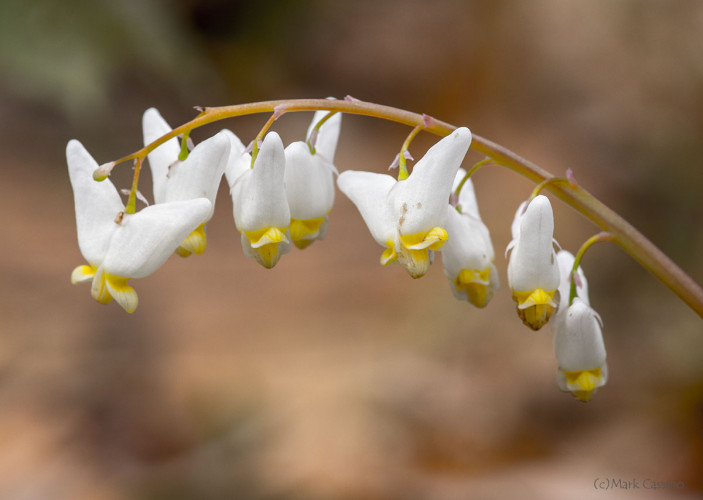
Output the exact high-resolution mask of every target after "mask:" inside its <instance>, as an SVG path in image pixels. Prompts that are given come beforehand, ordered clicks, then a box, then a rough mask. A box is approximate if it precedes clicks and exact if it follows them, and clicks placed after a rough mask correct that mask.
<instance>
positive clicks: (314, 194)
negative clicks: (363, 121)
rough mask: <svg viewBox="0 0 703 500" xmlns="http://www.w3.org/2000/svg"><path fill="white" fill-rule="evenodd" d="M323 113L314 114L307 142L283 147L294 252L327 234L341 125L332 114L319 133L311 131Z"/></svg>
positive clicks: (336, 114) (338, 118) (314, 129)
mask: <svg viewBox="0 0 703 500" xmlns="http://www.w3.org/2000/svg"><path fill="white" fill-rule="evenodd" d="M326 114H327V112H326V111H318V112H316V113H315V116H314V118H313V120H312V123H311V124H310V127H309V128H308V135H307V137H309V138H310V139H309V142H310V143H306V142H303V141H298V142H294V143H291V144H289V145H288V147H286V150H285V152H286V169H285V186H286V195H287V197H288V206H289V207H290V216H291V220H290V227H289V229H290V237H291V240H293V243H294V244H295V246H297V247H298V248H301V249H303V248H306V247H307V246H309V245H310V244H312V243H313V242H314V241H315V240H321V239H323V238H324V237H325V234H326V233H327V226H328V223H329V217H328V215H329V212H330V210H332V205H333V204H334V174H335V173H337V169H336V168H335V166H334V163H333V160H334V152H335V150H336V149H337V139H338V138H339V130H340V126H341V122H342V114H341V113H335V114H334V115H332V116H331V117H330V118H329V119H328V120H327V121H325V123H323V124H322V126H320V128H319V130H318V129H316V128H315V126H316V125H317V123H318V122H319V121H320V120H322V119H323V118H324V117H325V115H326Z"/></svg>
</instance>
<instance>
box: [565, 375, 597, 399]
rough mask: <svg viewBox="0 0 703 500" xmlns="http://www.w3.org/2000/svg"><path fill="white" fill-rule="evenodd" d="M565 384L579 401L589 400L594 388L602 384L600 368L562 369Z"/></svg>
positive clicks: (594, 391) (594, 390)
mask: <svg viewBox="0 0 703 500" xmlns="http://www.w3.org/2000/svg"><path fill="white" fill-rule="evenodd" d="M563 372H564V377H565V379H566V386H567V387H568V389H569V390H570V391H571V393H572V394H573V395H574V396H575V397H576V398H577V399H578V400H579V401H583V402H586V401H590V400H591V399H592V398H593V395H594V394H595V393H596V390H597V389H598V388H599V387H600V386H602V385H603V383H604V382H603V377H602V373H601V368H592V369H590V370H576V371H567V370H563Z"/></svg>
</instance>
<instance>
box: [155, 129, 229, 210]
mask: <svg viewBox="0 0 703 500" xmlns="http://www.w3.org/2000/svg"><path fill="white" fill-rule="evenodd" d="M230 147H231V146H230V138H229V136H228V135H227V133H226V132H224V131H222V132H219V133H218V134H217V135H215V136H213V137H210V138H209V139H207V140H205V141H203V142H201V143H200V144H198V145H197V146H196V147H195V148H194V149H193V151H191V152H190V154H189V155H188V158H186V159H185V160H184V161H182V162H176V163H175V164H174V165H173V166H172V167H171V168H170V170H169V172H168V180H167V182H166V190H165V196H164V200H163V202H170V201H183V200H192V199H193V198H207V199H208V200H210V203H212V210H213V211H214V209H215V197H216V196H217V189H218V187H219V186H220V181H221V180H222V174H224V171H225V167H226V166H227V162H228V160H229V156H230ZM211 217H212V212H211V213H210V214H208V217H207V219H208V220H209V219H210V218H211Z"/></svg>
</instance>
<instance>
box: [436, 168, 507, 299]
mask: <svg viewBox="0 0 703 500" xmlns="http://www.w3.org/2000/svg"><path fill="white" fill-rule="evenodd" d="M465 176H466V172H465V171H464V169H461V168H460V169H459V171H458V172H457V175H456V178H455V179H454V188H453V190H452V191H456V189H457V187H458V185H459V183H460V182H461V181H462V180H463V179H464V177H465ZM446 226H447V234H448V235H449V239H448V240H447V242H446V243H445V244H444V246H443V247H442V263H443V264H444V274H446V275H447V278H449V282H450V284H451V288H452V292H453V293H454V296H455V297H456V298H457V299H459V300H468V301H469V302H471V303H472V304H473V305H475V306H476V307H485V306H486V305H487V304H488V302H489V301H490V300H491V298H492V297H493V293H494V292H495V291H496V290H497V289H498V286H499V280H498V270H497V269H496V266H495V264H494V262H493V261H494V260H495V252H494V251H493V244H492V243H491V236H490V233H489V231H488V228H487V227H486V225H485V224H484V223H483V221H482V220H481V216H480V215H479V212H478V204H477V202H476V195H475V193H474V186H473V183H472V182H471V179H468V180H467V181H466V182H465V183H464V185H463V186H462V188H461V191H460V192H459V197H458V200H457V205H456V206H453V205H451V204H450V205H449V206H448V209H447V224H446Z"/></svg>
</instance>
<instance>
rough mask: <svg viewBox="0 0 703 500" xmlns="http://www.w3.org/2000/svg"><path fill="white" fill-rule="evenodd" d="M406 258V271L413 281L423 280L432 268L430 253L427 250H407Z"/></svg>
mask: <svg viewBox="0 0 703 500" xmlns="http://www.w3.org/2000/svg"><path fill="white" fill-rule="evenodd" d="M405 257H406V258H405V259H404V264H405V269H406V270H407V271H408V274H410V276H411V277H412V278H413V279H418V278H422V277H423V276H424V275H425V274H426V273H427V271H428V269H429V268H430V251H429V250H428V249H427V248H423V249H422V250H407V252H405Z"/></svg>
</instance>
